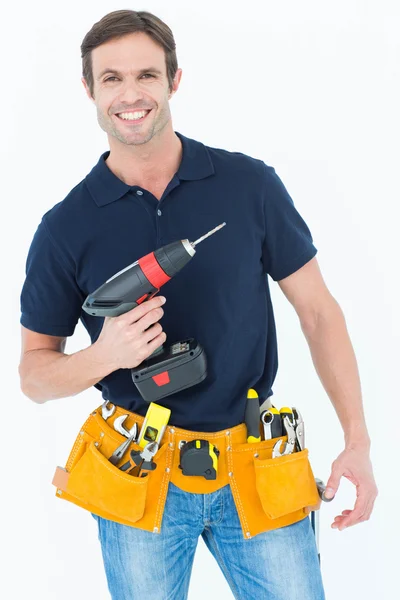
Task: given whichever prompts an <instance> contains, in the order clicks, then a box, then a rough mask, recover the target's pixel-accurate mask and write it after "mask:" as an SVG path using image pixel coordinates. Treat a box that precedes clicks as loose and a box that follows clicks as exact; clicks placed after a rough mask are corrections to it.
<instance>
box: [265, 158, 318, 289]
mask: <svg viewBox="0 0 400 600" xmlns="http://www.w3.org/2000/svg"><path fill="white" fill-rule="evenodd" d="M264 168H265V180H264V181H265V186H264V197H263V201H264V218H265V238H264V242H263V248H262V263H263V266H264V271H265V273H268V274H269V275H270V276H271V277H272V279H273V280H274V281H279V280H280V279H284V278H285V277H288V276H289V275H291V274H292V273H294V272H295V271H297V270H298V269H300V268H301V267H302V266H303V265H305V264H306V263H307V262H308V261H309V260H311V259H312V258H313V257H314V256H315V255H316V253H317V248H316V247H315V246H314V243H313V238H312V236H311V232H310V230H309V228H308V226H307V224H306V222H305V221H304V219H303V218H302V217H301V215H300V213H299V212H298V211H297V209H296V208H295V206H294V202H293V200H292V198H291V197H290V195H289V193H288V191H287V190H286V188H285V186H284V184H283V183H282V181H281V179H280V178H279V177H278V175H277V174H276V172H275V169H274V168H273V167H270V166H268V165H266V164H265V163H264Z"/></svg>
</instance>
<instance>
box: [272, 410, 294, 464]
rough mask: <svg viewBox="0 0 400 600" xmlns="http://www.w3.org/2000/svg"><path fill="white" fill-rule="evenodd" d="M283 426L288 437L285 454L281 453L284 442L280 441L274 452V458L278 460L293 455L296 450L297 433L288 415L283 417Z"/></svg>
mask: <svg viewBox="0 0 400 600" xmlns="http://www.w3.org/2000/svg"><path fill="white" fill-rule="evenodd" d="M283 426H284V428H285V429H286V433H287V436H288V440H287V442H286V445H285V449H284V451H283V452H281V451H280V447H281V443H282V442H283V440H278V441H277V442H276V444H275V446H274V448H273V450H272V458H278V457H279V456H285V455H286V454H291V453H292V452H293V450H294V446H295V443H296V431H295V429H294V425H293V423H292V422H291V421H290V420H289V417H287V416H286V415H285V416H284V417H283Z"/></svg>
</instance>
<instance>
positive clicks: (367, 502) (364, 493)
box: [325, 446, 378, 531]
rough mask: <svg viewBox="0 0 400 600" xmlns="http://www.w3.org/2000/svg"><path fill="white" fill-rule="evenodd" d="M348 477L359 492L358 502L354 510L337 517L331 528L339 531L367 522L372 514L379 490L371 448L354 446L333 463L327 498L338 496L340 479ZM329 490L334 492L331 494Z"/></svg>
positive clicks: (327, 485) (346, 511) (327, 486)
mask: <svg viewBox="0 0 400 600" xmlns="http://www.w3.org/2000/svg"><path fill="white" fill-rule="evenodd" d="M342 476H343V477H346V478H347V479H349V481H351V482H352V483H353V484H354V485H355V486H356V490H357V500H356V503H355V505H354V508H353V510H344V511H343V512H342V514H341V515H338V516H337V517H335V520H334V522H333V523H332V525H331V527H332V528H333V529H335V528H337V529H339V531H342V530H343V529H345V527H350V526H351V525H356V524H357V523H361V522H362V521H367V520H368V519H369V518H370V516H371V513H372V509H373V507H374V502H375V499H376V497H377V495H378V488H377V486H376V483H375V479H374V474H373V472H372V464H371V460H370V457H369V448H366V447H364V446H354V447H349V448H345V449H344V450H343V452H342V453H341V454H339V456H338V457H337V459H336V460H335V461H334V462H333V463H332V471H331V475H330V477H329V480H328V483H327V484H326V490H325V496H326V497H327V498H331V497H332V496H333V495H334V494H336V492H337V490H338V488H339V484H340V478H341V477H342ZM328 488H330V489H331V490H332V492H331V493H329V490H328Z"/></svg>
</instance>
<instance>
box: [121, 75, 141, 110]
mask: <svg viewBox="0 0 400 600" xmlns="http://www.w3.org/2000/svg"><path fill="white" fill-rule="evenodd" d="M143 97H144V93H143V89H142V88H141V86H140V83H139V82H138V81H137V80H136V78H135V77H127V78H125V80H124V82H123V85H122V89H121V91H120V94H119V99H120V100H121V102H123V103H124V104H128V105H129V106H131V105H133V104H134V103H135V102H136V101H137V100H141V99H142V98H143Z"/></svg>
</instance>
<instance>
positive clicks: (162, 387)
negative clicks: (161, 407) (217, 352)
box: [131, 338, 207, 403]
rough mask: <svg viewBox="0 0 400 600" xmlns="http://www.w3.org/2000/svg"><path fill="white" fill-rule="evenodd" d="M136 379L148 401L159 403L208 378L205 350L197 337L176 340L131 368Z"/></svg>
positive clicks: (141, 393)
mask: <svg viewBox="0 0 400 600" xmlns="http://www.w3.org/2000/svg"><path fill="white" fill-rule="evenodd" d="M131 375H132V381H133V383H134V384H135V386H136V387H137V389H138V390H139V393H140V395H141V396H142V398H143V399H144V400H146V402H149V403H150V402H156V401H157V400H160V398H165V397H166V396H170V395H171V394H175V393H176V392H180V391H181V390H184V389H186V388H188V387H191V386H192V385H196V384H197V383H200V382H201V381H203V380H204V379H205V378H206V377H207V359H206V355H205V352H204V349H203V348H202V347H201V346H200V344H199V343H198V342H197V341H196V340H195V339H193V338H189V339H187V340H183V341H181V342H176V343H174V344H172V345H171V346H169V347H167V348H164V346H163V347H162V350H161V351H160V352H157V353H156V354H155V355H151V356H149V358H147V359H145V360H144V361H143V362H141V363H140V365H138V366H137V367H135V368H133V369H131Z"/></svg>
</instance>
